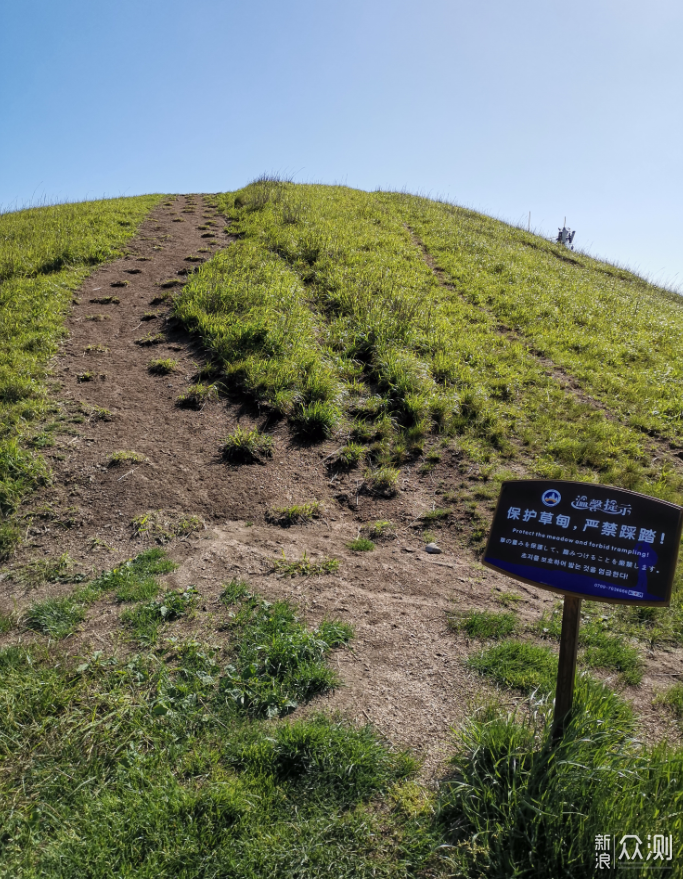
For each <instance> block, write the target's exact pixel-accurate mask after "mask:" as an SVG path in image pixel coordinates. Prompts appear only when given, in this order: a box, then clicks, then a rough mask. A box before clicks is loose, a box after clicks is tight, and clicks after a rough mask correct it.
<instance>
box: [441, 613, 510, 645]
mask: <svg viewBox="0 0 683 879" xmlns="http://www.w3.org/2000/svg"><path fill="white" fill-rule="evenodd" d="M449 623H450V624H451V625H452V626H453V628H454V629H456V630H458V631H463V632H466V633H467V634H468V635H469V636H470V638H479V639H480V640H482V641H485V640H489V639H491V640H496V641H498V640H500V639H501V638H507V637H508V636H510V635H512V633H513V632H514V631H515V629H516V628H517V615H516V614H514V613H512V612H511V611H491V610H472V611H469V613H467V614H465V615H464V616H463V617H457V616H453V617H451V618H450V619H449Z"/></svg>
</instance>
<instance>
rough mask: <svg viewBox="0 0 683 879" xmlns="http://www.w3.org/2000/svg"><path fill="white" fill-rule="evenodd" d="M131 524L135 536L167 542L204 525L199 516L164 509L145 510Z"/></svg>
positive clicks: (198, 529)
mask: <svg viewBox="0 0 683 879" xmlns="http://www.w3.org/2000/svg"><path fill="white" fill-rule="evenodd" d="M131 525H132V526H133V532H134V534H135V536H136V537H140V536H143V535H146V536H147V537H153V538H154V540H155V541H156V542H157V543H168V542H169V541H171V540H173V538H175V537H186V536H188V535H190V534H194V533H196V532H197V531H201V530H202V529H203V528H204V527H205V526H204V522H203V521H202V520H201V519H200V517H199V516H193V515H188V514H187V513H174V512H167V511H165V510H147V512H146V513H141V514H140V515H139V516H136V517H135V518H134V519H133V520H132V521H131Z"/></svg>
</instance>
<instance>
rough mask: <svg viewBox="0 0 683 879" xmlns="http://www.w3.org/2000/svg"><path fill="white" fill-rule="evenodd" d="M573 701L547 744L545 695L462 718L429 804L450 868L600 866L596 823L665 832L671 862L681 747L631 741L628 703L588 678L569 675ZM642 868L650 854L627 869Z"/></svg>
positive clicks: (521, 871) (557, 873) (470, 871)
mask: <svg viewBox="0 0 683 879" xmlns="http://www.w3.org/2000/svg"><path fill="white" fill-rule="evenodd" d="M575 705H576V711H575V714H574V717H573V719H572V721H571V723H570V724H569V726H568V728H567V730H566V731H565V733H564V736H563V738H562V740H561V741H560V743H559V744H558V745H555V746H554V745H553V743H552V741H551V736H550V723H551V717H552V715H551V711H550V710H549V708H550V706H549V705H548V703H547V702H546V703H541V704H540V706H539V703H534V704H532V705H530V706H528V707H529V710H528V711H526V712H524V711H520V712H519V713H518V714H517V715H516V716H515V715H513V716H510V715H508V716H505V715H504V714H503V713H502V712H499V711H498V710H496V709H492V710H489V711H488V712H484V713H483V715H482V716H480V717H477V718H473V719H470V720H469V721H468V722H467V723H466V724H465V726H464V728H463V729H462V730H461V731H460V733H459V735H458V739H459V741H458V748H457V752H456V755H455V756H454V758H453V761H452V769H453V776H454V777H453V780H452V781H451V782H450V783H446V784H445V785H444V786H443V787H442V790H441V795H440V802H439V806H438V821H439V823H440V825H441V827H442V828H443V832H444V835H445V836H446V838H447V840H448V843H449V844H450V846H452V848H450V849H448V850H447V853H446V855H445V859H446V860H447V862H448V864H449V870H448V872H447V875H450V876H468V877H469V876H486V877H491V879H508V877H510V876H529V877H538V879H541V877H548V876H552V877H557V879H570V877H571V879H573V877H577V876H593V875H599V871H595V869H594V868H595V836H596V835H597V833H602V831H596V827H609V828H612V827H614V828H615V830H614V831H612V830H611V829H610V830H609V831H606V832H608V833H616V834H617V835H618V837H619V838H620V837H621V836H622V835H623V834H625V833H633V834H638V835H639V836H640V838H641V839H642V840H647V838H648V834H655V833H661V834H665V835H667V837H668V834H669V833H672V834H673V836H674V839H676V842H674V855H673V856H674V863H675V861H676V859H677V858H679V857H680V854H679V853H680V851H681V842H680V839H678V838H677V837H676V829H677V828H678V827H679V826H680V817H679V816H680V814H681V809H682V808H683V788H682V787H681V785H680V777H681V772H682V771H683V750H682V749H680V748H677V749H675V748H671V747H670V746H667V745H666V744H662V745H658V746H656V747H654V748H647V747H644V746H643V745H642V744H640V743H639V741H638V739H637V738H636V734H635V733H636V727H635V722H634V718H633V714H632V711H631V709H630V708H629V707H628V705H627V704H626V703H625V702H623V701H622V700H620V699H619V698H618V697H617V696H615V695H614V694H613V693H610V692H609V691H608V690H606V689H605V688H604V687H601V686H600V685H597V684H595V683H594V682H591V681H588V680H586V679H580V680H579V681H578V682H577V691H576V696H575ZM622 827H623V828H627V827H628V830H626V829H624V830H621V828H622ZM617 828H619V829H617ZM675 828H676V829H675ZM644 857H647V853H646V854H645V855H644ZM639 867H640V868H639ZM674 869H675V868H674ZM651 873H652V868H651V865H650V864H649V863H648V862H647V861H643V864H642V865H638V866H636V867H635V869H634V871H633V874H634V875H636V876H640V877H645V876H649V875H651Z"/></svg>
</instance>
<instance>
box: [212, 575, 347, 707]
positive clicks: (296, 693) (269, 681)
mask: <svg viewBox="0 0 683 879" xmlns="http://www.w3.org/2000/svg"><path fill="white" fill-rule="evenodd" d="M223 601H224V602H225V603H226V604H228V605H234V604H235V603H238V605H239V608H238V611H237V613H236V614H235V615H234V616H233V618H232V619H231V622H230V626H229V631H230V632H231V633H232V634H233V637H234V639H235V641H236V643H237V644H238V647H237V648H236V650H235V654H234V657H233V659H232V664H231V665H230V666H229V667H228V669H227V671H226V676H225V678H224V680H223V684H222V686H223V693H224V695H225V698H226V699H231V700H233V701H234V703H235V705H236V706H237V708H238V709H239V711H240V712H245V713H247V714H249V715H251V716H256V717H277V716H280V715H284V714H288V713H289V712H291V711H293V710H294V709H295V708H296V707H297V706H298V705H299V703H301V702H306V701H308V700H309V699H311V698H312V697H313V696H314V695H316V694H318V693H324V692H326V691H328V690H330V689H333V688H334V687H336V686H338V685H339V683H340V681H339V678H338V676H337V675H336V673H335V672H333V671H332V669H330V668H329V666H328V665H327V663H326V662H325V660H326V657H327V656H328V654H329V653H330V651H331V650H332V649H334V648H336V647H341V646H343V645H344V644H346V643H347V642H348V641H350V640H351V638H352V637H353V629H352V628H351V626H349V625H348V624H347V623H343V622H337V621H324V622H322V623H321V624H320V626H319V627H318V628H317V629H315V630H313V631H309V630H308V629H307V628H306V626H305V625H303V624H302V623H301V622H300V621H299V620H298V619H297V617H296V613H295V610H294V608H293V607H292V605H291V604H289V603H288V602H286V601H276V602H274V603H270V602H268V601H264V600H263V599H261V598H259V597H258V596H257V595H253V594H252V593H251V592H248V591H246V590H245V584H243V583H241V582H240V581H233V582H232V583H230V584H228V586H227V587H226V588H225V590H224V593H223Z"/></svg>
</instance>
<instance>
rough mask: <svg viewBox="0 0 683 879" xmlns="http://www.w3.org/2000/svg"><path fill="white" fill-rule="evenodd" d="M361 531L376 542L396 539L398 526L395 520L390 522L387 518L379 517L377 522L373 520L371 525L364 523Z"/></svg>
mask: <svg viewBox="0 0 683 879" xmlns="http://www.w3.org/2000/svg"><path fill="white" fill-rule="evenodd" d="M361 531H362V532H363V534H364V535H365V537H367V538H368V540H372V541H374V542H375V543H381V542H382V541H385V540H394V538H395V537H396V528H395V526H394V524H393V522H389V521H388V520H387V519H378V520H377V521H376V522H371V523H370V524H369V525H363V527H362V528H361Z"/></svg>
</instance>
